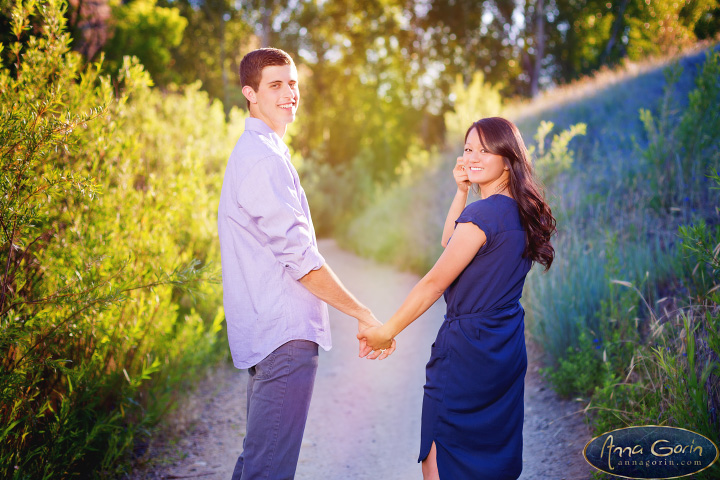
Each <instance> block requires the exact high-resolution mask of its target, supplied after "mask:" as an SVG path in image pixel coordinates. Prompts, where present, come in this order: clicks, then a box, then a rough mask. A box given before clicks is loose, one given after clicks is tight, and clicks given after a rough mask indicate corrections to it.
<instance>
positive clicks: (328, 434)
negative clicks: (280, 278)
mask: <svg viewBox="0 0 720 480" xmlns="http://www.w3.org/2000/svg"><path fill="white" fill-rule="evenodd" d="M320 252H321V253H322V254H323V256H324V257H325V259H326V260H327V262H328V264H329V265H330V266H331V267H332V269H333V270H334V271H335V272H336V273H337V274H338V276H339V277H340V279H341V280H342V281H343V283H344V284H345V285H346V286H347V287H348V289H349V290H350V291H352V292H353V294H354V295H355V296H356V297H357V298H358V299H360V301H362V302H363V303H365V304H366V305H367V306H368V307H370V308H371V309H372V310H373V312H374V313H375V315H376V316H377V317H378V318H379V319H380V320H381V321H383V320H384V319H387V318H389V316H390V315H392V313H394V312H395V310H396V309H397V307H399V306H400V304H401V302H402V301H403V299H404V298H405V296H406V295H407V293H408V292H409V291H410V289H411V288H412V287H413V285H415V283H416V282H417V280H418V277H417V276H416V275H413V274H409V273H402V272H398V271H397V270H395V269H393V268H392V267H389V266H386V265H380V264H377V263H375V262H372V261H370V260H367V259H362V258H359V257H357V256H356V255H353V254H351V253H348V252H346V251H343V250H341V249H340V248H338V247H337V245H336V244H335V242H333V241H332V240H321V242H320ZM330 310H331V312H330V317H331V319H330V321H331V325H332V334H333V348H332V350H330V351H329V352H325V351H323V350H321V351H320V366H319V368H318V372H317V378H316V382H315V390H314V393H313V400H312V403H311V405H310V413H309V417H308V423H307V427H306V430H305V435H304V439H303V443H302V448H301V451H300V459H299V462H298V469H297V474H296V477H295V478H296V479H297V480H365V479H367V480H370V479H373V480H374V479H376V478H383V479H384V480H413V479H417V480H419V479H421V478H422V473H421V470H420V465H419V464H418V463H417V455H418V449H419V442H420V411H421V405H422V392H423V390H422V387H423V384H424V382H425V363H426V362H427V360H428V358H429V356H430V345H431V344H432V342H433V341H434V339H435V335H436V333H437V330H438V328H439V327H440V324H441V323H442V321H443V314H444V311H445V305H444V302H443V301H442V299H441V300H440V301H438V302H437V303H436V304H435V305H434V306H433V307H431V308H430V310H428V311H427V312H426V313H425V314H424V315H423V316H422V317H420V318H419V319H418V320H416V321H415V323H413V325H411V326H410V327H409V328H408V329H406V330H405V331H404V332H402V333H401V334H400V335H399V336H398V337H397V342H398V348H397V351H396V352H395V353H394V354H393V355H392V356H391V357H390V358H388V359H386V360H383V361H370V360H367V359H360V358H358V356H357V349H358V347H357V340H356V339H355V334H356V332H357V322H356V321H355V320H354V319H352V318H350V317H348V316H346V315H344V314H342V313H340V312H338V311H336V310H334V309H332V308H331V309H330ZM540 356H541V354H540V352H539V351H538V350H537V349H536V348H534V347H533V345H532V344H529V345H528V358H529V366H528V375H527V378H526V384H525V426H524V431H523V437H524V450H523V457H524V460H523V474H522V476H521V477H520V480H586V479H590V478H591V475H590V473H591V467H590V466H589V465H588V464H587V462H585V460H584V458H583V455H582V450H583V447H584V446H585V444H586V443H587V442H588V441H589V440H590V432H589V430H588V428H587V427H586V425H585V424H584V422H583V419H582V414H581V413H578V411H579V410H580V409H581V408H582V406H581V405H580V404H577V403H573V402H570V401H566V400H562V399H560V398H558V396H557V395H556V394H555V393H554V392H553V391H552V390H551V389H550V388H549V387H547V386H546V385H545V384H544V383H543V380H542V379H541V377H540V375H539V373H538V370H539V368H540V364H539V360H540ZM246 382H247V372H246V371H245V370H236V369H234V368H233V367H232V366H231V365H221V366H218V368H217V369H215V370H213V371H212V372H210V373H209V374H208V376H207V377H206V378H204V379H203V380H202V381H201V382H200V383H199V385H198V388H197V390H196V391H195V392H193V393H192V394H190V395H188V396H187V397H186V398H185V399H184V400H183V401H182V402H181V403H180V405H178V408H177V409H176V410H175V411H174V412H173V413H172V414H171V415H170V417H168V419H167V420H166V422H165V423H164V425H163V427H162V428H161V430H160V431H159V433H158V434H157V435H155V437H154V438H153V440H152V442H151V444H150V446H149V448H148V450H147V452H146V453H145V454H144V455H143V456H142V458H140V459H139V460H138V462H137V463H136V465H135V468H134V470H133V473H132V474H131V475H129V476H128V477H127V478H128V479H129V480H140V479H143V480H150V479H173V478H200V479H208V480H215V479H218V480H220V479H222V480H227V479H229V478H230V476H231V473H232V470H233V466H234V464H235V461H236V459H237V456H238V455H239V453H240V450H241V448H242V438H243V434H244V430H245V392H246Z"/></svg>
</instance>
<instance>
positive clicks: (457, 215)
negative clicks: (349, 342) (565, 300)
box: [358, 117, 555, 480]
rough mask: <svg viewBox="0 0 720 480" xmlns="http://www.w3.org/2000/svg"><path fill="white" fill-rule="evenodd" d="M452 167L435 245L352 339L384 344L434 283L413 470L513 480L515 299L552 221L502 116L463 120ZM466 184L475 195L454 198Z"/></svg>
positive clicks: (518, 381) (518, 456)
mask: <svg viewBox="0 0 720 480" xmlns="http://www.w3.org/2000/svg"><path fill="white" fill-rule="evenodd" d="M453 176H454V177H455V181H456V182H457V187H458V188H457V193H456V194H455V199H454V200H453V202H452V205H451V206H450V211H449V212H448V216H447V220H446V221H445V227H444V230H443V237H442V243H443V246H444V247H445V251H444V252H443V254H442V255H441V256H440V258H439V259H438V261H437V263H436V264H435V266H434V267H433V268H432V269H431V270H430V271H429V272H428V273H427V275H425V277H423V279H422V280H420V282H419V283H418V284H417V285H416V286H415V287H414V288H413V289H412V291H411V292H410V294H409V295H408V297H407V298H406V299H405V301H404V302H403V304H402V306H401V307H400V308H399V309H398V311H397V312H396V313H395V314H394V315H393V316H392V317H391V318H390V320H389V321H388V322H387V323H386V324H384V325H383V326H382V327H374V328H371V329H367V330H364V331H363V332H361V333H359V334H358V338H359V339H365V340H366V341H367V344H368V345H369V346H370V347H372V348H373V349H376V350H382V349H385V348H390V346H391V342H392V339H393V338H394V337H395V336H396V335H397V334H398V333H400V332H401V331H402V330H403V329H404V328H405V327H407V326H408V325H409V324H410V323H412V322H413V321H415V319H416V318H418V317H419V316H420V315H421V314H422V313H423V312H425V311H426V310H427V309H428V308H429V307H430V306H431V305H432V304H433V303H435V301H436V300H437V299H438V298H440V295H442V294H443V292H444V293H445V301H446V303H447V314H446V315H445V322H444V323H443V325H442V326H441V327H440V331H439V332H438V336H437V339H436V340H435V343H434V344H433V346H432V351H431V356H430V361H429V362H428V364H427V367H426V375H427V381H426V384H425V394H424V397H423V409H422V433H421V442H420V458H419V460H418V461H421V462H422V470H423V476H424V478H425V479H426V480H430V479H438V478H442V479H443V480H463V479H477V478H483V479H492V480H503V479H516V478H517V477H518V476H519V475H520V472H521V470H522V425H523V392H524V379H525V371H526V369H527V354H526V351H525V336H524V322H523V319H524V311H523V309H522V307H521V306H520V303H519V300H520V296H521V294H522V288H523V284H524V282H525V276H526V275H527V273H528V271H529V270H530V267H531V266H532V264H533V262H537V263H540V264H541V265H543V266H545V269H546V270H547V269H548V268H550V265H551V264H552V261H553V257H554V254H555V252H554V250H553V247H552V245H551V244H550V237H551V235H552V234H553V233H554V232H555V219H554V218H553V216H552V212H551V211H550V208H549V207H548V205H547V204H546V203H545V200H544V198H543V194H542V191H541V189H540V188H539V187H538V185H537V183H536V181H535V179H534V177H533V171H532V164H531V163H530V160H529V158H528V153H527V149H526V148H525V144H524V142H523V140H522V137H521V136H520V132H519V131H518V129H517V127H516V126H515V125H513V124H512V123H511V122H509V121H507V120H505V119H502V118H497V117H496V118H485V119H482V120H479V121H477V122H475V123H474V124H473V125H472V126H471V127H470V129H469V130H468V132H467V134H466V135H465V150H464V153H463V156H462V157H460V158H458V160H457V164H456V166H455V168H454V169H453ZM471 185H477V187H478V188H479V192H480V196H481V199H480V200H478V201H476V202H473V203H471V204H470V205H468V206H467V207H466V206H465V203H466V201H467V197H468V190H469V189H470V186H471ZM451 236H452V238H451Z"/></svg>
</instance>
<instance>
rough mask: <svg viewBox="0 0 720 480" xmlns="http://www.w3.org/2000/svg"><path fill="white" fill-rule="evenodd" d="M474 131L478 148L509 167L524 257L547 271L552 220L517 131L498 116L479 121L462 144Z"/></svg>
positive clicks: (512, 125)
mask: <svg viewBox="0 0 720 480" xmlns="http://www.w3.org/2000/svg"><path fill="white" fill-rule="evenodd" d="M473 129H475V130H476V131H477V134H478V136H479V137H480V143H482V146H483V147H484V148H485V149H486V150H487V151H488V152H491V153H494V154H496V155H500V156H502V157H503V159H504V160H505V164H506V165H507V166H508V167H510V170H509V173H510V182H509V185H508V187H509V189H510V194H511V195H512V197H513V198H514V199H515V201H517V203H518V207H519V209H520V221H521V222H522V225H523V227H524V228H525V254H524V255H525V257H526V258H530V259H531V260H532V261H533V262H537V263H539V264H541V265H543V266H545V270H548V269H549V268H550V265H552V262H553V259H554V258H555V249H554V248H553V246H552V244H551V243H550V237H552V235H553V234H554V233H555V232H556V230H557V229H556V228H555V224H556V222H555V217H553V215H552V211H551V210H550V207H549V206H548V204H547V203H546V202H545V195H544V193H543V190H542V188H541V187H540V185H539V184H538V182H537V180H536V179H535V174H534V173H533V166H532V163H530V156H529V155H528V151H527V148H526V147H525V142H523V139H522V137H521V136H520V131H519V130H518V128H517V127H516V126H515V124H513V123H512V122H510V121H509V120H505V119H504V118H500V117H490V118H483V119H482V120H478V121H477V122H475V123H473V124H472V126H471V127H470V128H469V129H468V131H467V133H466V134H465V141H467V137H468V135H469V134H470V132H471V131H472V130H473Z"/></svg>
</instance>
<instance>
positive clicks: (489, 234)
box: [455, 200, 498, 244]
mask: <svg viewBox="0 0 720 480" xmlns="http://www.w3.org/2000/svg"><path fill="white" fill-rule="evenodd" d="M497 214H498V212H497V209H496V208H495V207H494V205H493V204H492V202H488V201H487V200H477V201H475V202H473V203H471V204H470V205H468V206H467V207H465V209H464V210H463V211H462V213H461V214H460V216H459V217H458V219H457V220H455V226H457V224H458V223H474V224H475V225H477V227H478V228H479V229H480V230H482V231H483V233H484V234H485V237H486V238H487V241H486V242H487V243H488V244H490V243H491V242H492V238H493V236H494V235H495V233H496V230H497Z"/></svg>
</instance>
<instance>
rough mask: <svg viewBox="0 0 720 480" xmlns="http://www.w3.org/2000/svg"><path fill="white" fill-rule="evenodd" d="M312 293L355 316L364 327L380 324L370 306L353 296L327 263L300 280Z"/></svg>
mask: <svg viewBox="0 0 720 480" xmlns="http://www.w3.org/2000/svg"><path fill="white" fill-rule="evenodd" d="M299 281H300V283H302V284H303V286H304V287H305V288H307V289H308V290H309V291H310V293H312V294H313V295H315V296H316V297H318V298H319V299H320V300H322V301H323V302H325V303H327V304H328V305H330V306H332V307H335V308H337V309H338V310H340V311H341V312H343V313H345V314H347V315H350V316H351V317H355V318H357V319H358V321H359V322H360V323H361V326H363V327H366V326H367V327H371V326H376V325H379V324H380V322H378V320H377V319H376V318H375V316H374V315H373V314H372V312H371V311H370V309H369V308H367V307H366V306H365V305H363V304H362V303H360V301H358V299H357V298H355V297H354V296H353V294H352V293H350V291H348V289H347V288H345V285H343V284H342V282H341V281H340V279H339V278H338V277H337V275H335V272H333V271H332V269H331V268H330V266H329V265H328V264H327V263H326V264H325V265H323V266H322V267H320V268H319V269H317V270H310V272H308V273H307V275H305V276H304V277H302V278H301V279H300V280H299Z"/></svg>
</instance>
